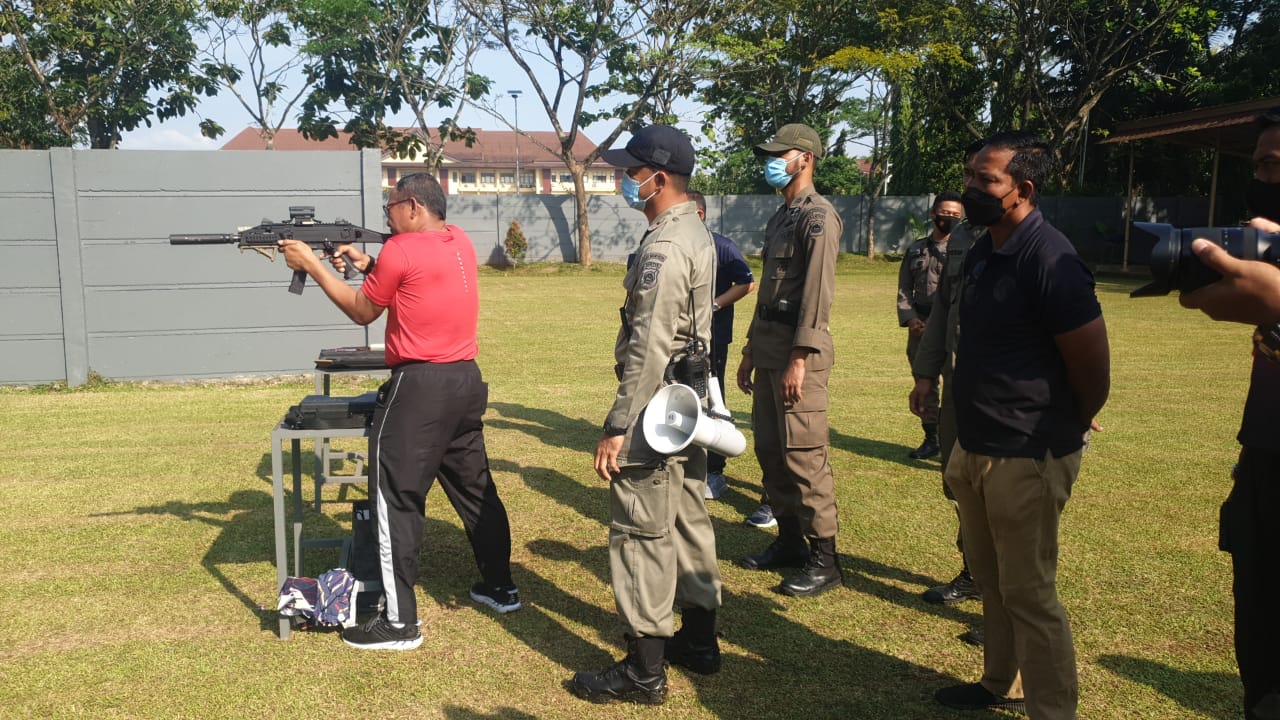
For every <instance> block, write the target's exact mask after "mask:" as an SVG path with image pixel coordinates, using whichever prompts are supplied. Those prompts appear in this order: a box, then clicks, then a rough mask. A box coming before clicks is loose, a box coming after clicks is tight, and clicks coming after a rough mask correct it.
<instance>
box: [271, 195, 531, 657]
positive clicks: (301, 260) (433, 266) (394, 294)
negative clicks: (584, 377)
mask: <svg viewBox="0 0 1280 720" xmlns="http://www.w3.org/2000/svg"><path fill="white" fill-rule="evenodd" d="M383 211H384V212H385V213H386V214H387V223H388V225H390V226H391V231H392V232H393V233H394V235H393V236H392V237H391V238H389V239H388V240H387V242H386V244H385V245H384V246H383V248H382V252H381V253H380V254H379V255H378V257H377V259H376V262H375V259H374V258H371V257H370V256H368V255H366V254H364V253H363V252H360V251H359V250H357V249H356V248H355V247H353V246H350V245H346V246H343V247H341V248H339V249H338V253H337V256H338V257H337V259H335V265H336V266H343V265H344V263H345V262H350V263H352V264H353V265H354V266H355V267H356V268H357V269H359V270H361V271H363V272H364V273H365V274H366V278H365V281H364V284H363V285H362V286H361V287H360V289H358V290H357V289H355V288H353V287H351V286H350V285H347V284H346V282H344V281H343V280H342V279H340V278H339V277H338V276H337V275H334V274H333V273H332V272H329V270H328V269H327V268H326V267H325V266H324V263H323V262H322V261H321V260H320V258H319V257H317V256H316V254H315V253H314V252H313V251H312V250H311V248H310V247H308V246H307V245H306V244H305V243H301V242H297V241H293V240H281V241H280V247H281V249H282V250H283V252H284V256H285V260H286V262H287V263H288V265H289V267H290V269H293V270H304V271H306V272H307V274H308V275H310V276H311V277H312V278H314V279H315V281H316V282H317V283H318V284H319V285H320V287H321V288H322V289H323V290H324V292H325V294H326V295H328V296H329V299H330V300H332V301H333V302H334V304H335V305H337V306H338V307H339V308H340V309H341V310H342V311H343V312H344V313H346V314H347V317H349V318H351V319H352V320H353V321H354V322H356V323H357V324H360V325H368V324H369V323H371V322H373V321H374V320H376V319H378V317H380V316H381V315H382V313H383V311H384V310H389V315H388V318H387V331H386V345H387V365H388V366H390V367H391V379H390V380H388V381H387V382H386V383H384V384H383V386H382V387H381V388H379V390H378V406H377V410H376V411H375V413H374V416H373V428H372V430H371V431H370V435H369V468H370V470H369V498H370V501H371V505H372V506H373V508H374V524H375V530H376V533H377V537H378V557H379V562H380V565H381V571H382V587H383V590H384V592H385V593H386V599H387V602H386V610H385V614H380V615H378V616H376V617H374V618H373V619H372V620H370V621H369V622H367V623H365V624H364V625H363V626H360V627H353V628H348V629H347V630H346V631H344V632H343V633H342V639H343V641H344V642H346V643H347V644H348V645H351V646H353V647H358V648H365V649H382V650H410V649H413V648H416V647H418V646H419V645H421V644H422V635H421V633H420V632H419V630H418V615H417V613H418V610H417V608H418V606H417V598H416V597H415V595H414V582H415V581H416V580H417V577H418V553H419V548H420V547H421V545H422V532H423V526H424V525H425V520H424V511H425V508H426V496H427V491H428V490H429V489H430V488H431V483H432V481H433V480H434V479H435V478H436V477H437V476H438V477H439V478H440V484H441V485H442V486H443V487H444V492H445V494H446V495H447V496H448V497H449V502H450V503H451V504H452V505H453V507H454V509H455V510H457V512H458V516H459V517H460V518H461V519H462V524H463V527H464V528H465V529H466V532H467V538H468V539H469V540H470V541H471V549H472V551H473V552H474V553H475V558H476V564H477V565H478V566H479V569H480V575H481V578H482V579H481V582H478V583H476V584H475V585H474V586H472V588H471V597H472V599H474V600H476V601H477V602H481V603H484V604H485V605H488V606H489V607H491V608H493V609H494V610H496V611H498V612H500V613H507V612H511V611H513V610H518V609H520V595H519V592H518V591H517V590H516V587H515V585H514V584H513V583H512V581H511V528H510V525H509V523H508V521H507V510H506V507H504V506H503V504H502V500H501V499H499V497H498V489H497V487H496V486H495V485H494V483H493V477H492V476H491V475H490V473H489V458H488V455H487V454H486V453H485V446H484V430H483V428H484V424H483V422H482V421H481V416H483V415H484V411H485V407H486V405H487V404H488V392H489V391H488V386H487V385H486V384H485V383H484V381H483V380H482V379H481V377H480V369H479V367H478V366H477V365H476V363H475V357H476V323H477V319H478V317H479V313H480V299H479V295H478V290H479V288H478V287H477V286H476V253H475V248H474V247H473V246H472V244H471V240H470V239H469V238H468V237H467V235H466V233H464V232H463V231H462V229H461V228H458V227H456V226H454V225H448V224H446V223H445V196H444V192H443V191H442V190H441V188H440V184H439V183H438V182H436V179H435V178H434V177H432V176H430V175H427V174H425V173H423V174H416V175H409V176H406V177H404V178H401V180H400V182H398V183H396V187H395V189H394V190H393V191H392V192H391V197H390V199H389V201H388V202H387V204H386V205H385V206H384V207H383ZM339 259H340V261H339Z"/></svg>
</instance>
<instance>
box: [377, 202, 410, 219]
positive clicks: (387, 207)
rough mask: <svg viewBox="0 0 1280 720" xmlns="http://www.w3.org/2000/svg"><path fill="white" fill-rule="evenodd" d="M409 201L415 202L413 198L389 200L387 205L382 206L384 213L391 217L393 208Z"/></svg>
mask: <svg viewBox="0 0 1280 720" xmlns="http://www.w3.org/2000/svg"><path fill="white" fill-rule="evenodd" d="M407 202H413V198H405V199H403V200H397V201H395V202H389V203H387V204H386V205H383V206H382V214H383V215H385V216H386V217H391V208H393V207H395V206H397V205H399V204H400V203H407Z"/></svg>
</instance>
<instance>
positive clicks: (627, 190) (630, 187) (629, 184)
mask: <svg viewBox="0 0 1280 720" xmlns="http://www.w3.org/2000/svg"><path fill="white" fill-rule="evenodd" d="M655 177H657V173H654V174H653V175H650V176H649V177H648V178H646V179H645V181H644V182H636V181H635V180H634V179H633V178H632V177H631V176H630V175H626V174H623V176H622V199H623V200H626V201H627V205H628V206H630V207H631V208H632V209H634V210H644V206H645V205H646V204H647V203H648V202H649V200H650V199H651V198H653V196H654V195H657V194H658V191H657V190H654V191H653V192H651V193H649V197H647V198H644V199H643V200H642V199H640V188H642V187H644V186H645V185H648V184H649V181H650V180H652V179H654V178H655Z"/></svg>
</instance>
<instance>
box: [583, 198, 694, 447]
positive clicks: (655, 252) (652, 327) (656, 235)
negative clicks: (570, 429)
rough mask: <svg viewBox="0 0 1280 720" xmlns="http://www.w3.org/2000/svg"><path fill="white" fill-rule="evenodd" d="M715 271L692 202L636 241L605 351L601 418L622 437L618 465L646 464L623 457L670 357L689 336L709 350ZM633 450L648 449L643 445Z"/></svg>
mask: <svg viewBox="0 0 1280 720" xmlns="http://www.w3.org/2000/svg"><path fill="white" fill-rule="evenodd" d="M715 265H716V253H715V244H714V243H713V242H712V240H711V233H710V231H708V230H707V227H706V225H704V224H703V223H702V220H700V219H699V218H698V209H697V205H695V204H694V203H693V202H686V203H681V204H679V205H676V206H674V207H672V208H669V209H667V210H666V211H665V212H663V213H662V214H661V215H659V216H658V217H656V218H654V220H653V224H652V225H650V226H649V229H648V230H647V231H646V232H645V234H644V237H643V238H642V239H641V240H640V247H639V248H638V249H637V250H636V261H635V263H634V264H633V265H632V266H631V268H630V269H629V270H628V271H627V275H626V277H625V278H624V279H623V281H622V285H623V287H624V288H626V291H627V299H626V303H625V304H624V305H623V307H622V327H621V328H619V330H618V340H617V343H616V345H615V346H614V351H613V354H614V359H615V360H616V361H617V363H618V365H617V372H618V380H619V382H618V394H617V397H616V398H615V399H614V402H613V407H612V408H611V409H610V410H609V415H608V416H607V417H606V418H605V428H606V429H617V430H622V429H626V431H627V433H626V440H625V441H624V443H623V448H622V452H621V453H620V455H619V462H620V463H624V462H629V461H635V462H645V461H647V460H649V459H651V458H647V457H646V458H638V457H629V454H630V448H631V445H632V441H633V439H634V438H635V436H636V435H637V434H639V435H643V433H641V432H640V423H639V417H640V414H641V413H642V412H644V408H645V406H646V405H648V404H649V401H650V400H651V399H653V396H654V395H655V394H656V393H657V392H658V390H659V389H661V387H662V378H663V373H664V371H665V370H666V368H667V364H668V362H669V361H670V360H671V356H672V355H675V354H676V353H677V352H679V351H681V350H683V349H684V346H685V344H686V343H687V342H688V341H689V340H691V339H693V338H695V337H697V338H698V339H701V340H702V342H703V343H705V345H706V348H707V351H708V352H710V348H711V310H712V309H711V301H712V299H713V297H712V293H713V292H714V290H715V272H716V271H715ZM639 444H640V445H643V446H644V447H645V448H646V449H647V448H648V446H647V445H644V441H643V440H641V441H640V443H639Z"/></svg>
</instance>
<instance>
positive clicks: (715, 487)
mask: <svg viewBox="0 0 1280 720" xmlns="http://www.w3.org/2000/svg"><path fill="white" fill-rule="evenodd" d="M728 484H729V481H728V480H725V479H724V475H723V474H722V473H717V472H713V473H707V487H706V489H705V490H704V491H703V493H702V497H703V498H705V499H707V500H719V499H720V493H722V492H724V488H725V486H726V485H728Z"/></svg>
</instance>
